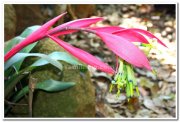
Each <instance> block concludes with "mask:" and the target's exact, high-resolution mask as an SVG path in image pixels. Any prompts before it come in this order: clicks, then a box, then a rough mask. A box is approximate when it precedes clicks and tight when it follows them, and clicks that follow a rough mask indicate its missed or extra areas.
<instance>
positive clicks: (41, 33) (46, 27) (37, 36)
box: [4, 13, 66, 62]
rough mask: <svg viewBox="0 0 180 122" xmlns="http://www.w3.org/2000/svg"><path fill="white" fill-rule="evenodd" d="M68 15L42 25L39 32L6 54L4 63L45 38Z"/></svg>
mask: <svg viewBox="0 0 180 122" xmlns="http://www.w3.org/2000/svg"><path fill="white" fill-rule="evenodd" d="M65 14H66V13H63V14H61V15H59V16H57V17H55V18H53V19H51V20H50V21H48V22H47V23H45V24H44V25H42V26H41V27H40V28H39V29H38V30H36V31H35V32H33V33H32V34H30V35H29V36H28V37H27V38H26V39H24V40H23V41H22V42H20V43H19V44H17V45H16V46H14V47H13V48H12V49H11V50H10V51H9V52H8V53H6V55H5V57H4V61H5V62H6V61H7V60H8V59H9V58H11V57H12V56H14V55H15V54H16V53H17V52H19V51H20V50H21V49H23V48H24V47H26V46H27V45H29V44H31V43H34V42H36V41H38V40H40V39H41V38H44V36H45V35H46V33H47V31H48V30H49V28H50V27H51V26H52V25H53V24H54V23H55V22H56V21H58V20H59V19H60V18H61V17H62V16H64V15H65Z"/></svg>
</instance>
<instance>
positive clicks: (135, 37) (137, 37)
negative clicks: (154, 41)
mask: <svg viewBox="0 0 180 122" xmlns="http://www.w3.org/2000/svg"><path fill="white" fill-rule="evenodd" d="M113 34H115V35H118V36H121V37H123V38H125V39H127V40H128V41H130V42H142V43H149V42H148V41H147V39H146V38H145V37H144V36H142V35H141V34H139V33H138V32H135V31H132V30H130V29H122V30H119V31H116V32H113Z"/></svg>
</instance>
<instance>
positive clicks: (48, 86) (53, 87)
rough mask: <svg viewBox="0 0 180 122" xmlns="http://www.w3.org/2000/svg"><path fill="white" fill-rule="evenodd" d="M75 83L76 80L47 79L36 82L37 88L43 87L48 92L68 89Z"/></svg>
mask: <svg viewBox="0 0 180 122" xmlns="http://www.w3.org/2000/svg"><path fill="white" fill-rule="evenodd" d="M74 85H75V82H60V81H56V80H52V79H50V80H45V81H43V82H39V83H37V84H36V89H41V90H44V91H47V92H57V91H62V90H65V89H68V88H70V87H72V86H74Z"/></svg>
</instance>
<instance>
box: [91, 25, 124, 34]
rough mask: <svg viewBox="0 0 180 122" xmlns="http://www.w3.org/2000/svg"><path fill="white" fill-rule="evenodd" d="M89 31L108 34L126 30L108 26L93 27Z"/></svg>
mask: <svg viewBox="0 0 180 122" xmlns="http://www.w3.org/2000/svg"><path fill="white" fill-rule="evenodd" d="M89 29H91V30H96V31H101V32H106V33H113V32H116V31H119V30H122V29H124V28H123V27H118V26H107V27H91V28H89Z"/></svg>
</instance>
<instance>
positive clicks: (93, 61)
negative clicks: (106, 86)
mask: <svg viewBox="0 0 180 122" xmlns="http://www.w3.org/2000/svg"><path fill="white" fill-rule="evenodd" d="M48 36H49V37H50V38H51V39H52V40H54V41H55V42H56V43H58V44H59V45H60V46H61V47H63V48H64V49H65V50H67V51H68V52H69V53H71V54H72V55H73V56H75V57H76V58H77V59H79V60H80V61H82V62H84V63H86V64H88V65H91V66H93V67H95V68H97V69H99V70H101V71H104V72H107V73H111V74H114V73H115V71H114V70H113V69H112V68H111V67H110V66H108V65H107V64H105V63H103V62H101V61H100V60H98V59H97V58H95V57H94V56H92V55H91V54H89V53H88V52H85V51H84V50H81V49H79V48H76V47H73V46H71V45H70V44H68V43H66V42H64V41H62V40H60V39H59V38H57V37H53V36H50V35H48Z"/></svg>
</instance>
